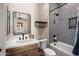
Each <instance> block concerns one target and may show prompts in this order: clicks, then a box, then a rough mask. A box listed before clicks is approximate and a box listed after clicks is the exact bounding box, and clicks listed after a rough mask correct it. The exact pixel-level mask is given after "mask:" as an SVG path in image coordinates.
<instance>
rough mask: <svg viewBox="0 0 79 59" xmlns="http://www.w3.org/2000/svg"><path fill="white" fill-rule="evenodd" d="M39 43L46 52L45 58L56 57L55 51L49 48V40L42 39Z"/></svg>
mask: <svg viewBox="0 0 79 59" xmlns="http://www.w3.org/2000/svg"><path fill="white" fill-rule="evenodd" d="M39 42H40V48H41V49H42V50H43V51H44V55H45V56H55V55H56V52H55V51H53V50H52V49H50V48H47V42H48V40H47V39H41V40H39Z"/></svg>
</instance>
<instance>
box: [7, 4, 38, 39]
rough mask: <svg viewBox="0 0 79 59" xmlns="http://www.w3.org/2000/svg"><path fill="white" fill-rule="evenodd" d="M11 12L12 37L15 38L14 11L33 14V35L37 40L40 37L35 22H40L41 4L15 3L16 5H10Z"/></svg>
mask: <svg viewBox="0 0 79 59" xmlns="http://www.w3.org/2000/svg"><path fill="white" fill-rule="evenodd" d="M8 7H9V11H10V13H11V17H10V18H11V26H10V29H11V31H10V32H11V33H10V36H13V19H12V18H13V15H12V13H13V12H14V11H16V12H23V13H28V14H31V33H32V34H34V36H35V38H37V37H38V28H36V27H35V21H36V20H39V4H35V3H34V4H33V3H27V4H25V3H23V4H22V3H14V4H8Z"/></svg>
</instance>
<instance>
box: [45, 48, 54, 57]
mask: <svg viewBox="0 0 79 59" xmlns="http://www.w3.org/2000/svg"><path fill="white" fill-rule="evenodd" d="M44 52H45V53H46V54H48V55H50V56H52V55H56V53H55V51H53V50H52V49H50V48H46V49H44Z"/></svg>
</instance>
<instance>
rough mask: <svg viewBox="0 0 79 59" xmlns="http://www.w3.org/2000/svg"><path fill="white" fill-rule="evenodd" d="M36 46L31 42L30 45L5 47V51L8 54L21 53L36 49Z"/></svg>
mask: <svg viewBox="0 0 79 59" xmlns="http://www.w3.org/2000/svg"><path fill="white" fill-rule="evenodd" d="M36 48H38V47H37V45H36V44H31V45H25V46H20V47H16V48H10V49H6V53H7V54H8V55H14V54H18V53H21V52H24V51H29V50H32V49H36Z"/></svg>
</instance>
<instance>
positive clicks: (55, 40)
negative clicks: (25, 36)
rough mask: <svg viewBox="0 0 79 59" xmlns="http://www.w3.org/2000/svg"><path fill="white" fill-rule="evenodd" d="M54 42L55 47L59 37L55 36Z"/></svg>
mask: <svg viewBox="0 0 79 59" xmlns="http://www.w3.org/2000/svg"><path fill="white" fill-rule="evenodd" d="M53 38H54V39H53V41H54V45H56V42H57V36H56V35H53Z"/></svg>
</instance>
